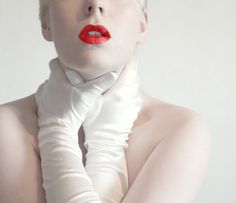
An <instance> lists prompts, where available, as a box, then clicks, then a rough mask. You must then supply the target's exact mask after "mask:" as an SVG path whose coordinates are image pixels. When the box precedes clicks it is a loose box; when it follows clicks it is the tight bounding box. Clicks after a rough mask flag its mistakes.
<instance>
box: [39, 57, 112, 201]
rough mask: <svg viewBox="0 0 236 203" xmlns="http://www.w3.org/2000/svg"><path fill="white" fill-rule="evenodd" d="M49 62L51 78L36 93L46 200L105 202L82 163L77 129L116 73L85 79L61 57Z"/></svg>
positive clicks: (110, 83) (108, 86) (109, 85)
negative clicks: (65, 65) (65, 67)
mask: <svg viewBox="0 0 236 203" xmlns="http://www.w3.org/2000/svg"><path fill="white" fill-rule="evenodd" d="M49 66H50V70H51V73H50V77H49V80H47V81H46V82H45V83H43V84H42V85H41V86H40V87H39V88H38V90H37V92H36V94H35V99H36V103H37V105H38V126H39V132H38V146H39V149H40V155H41V167H42V174H43V187H44V189H45V191H46V199H47V202H48V203H69V202H70V203H79V202H80V203H83V202H86V203H102V202H101V201H100V199H99V196H98V194H97V193H96V191H95V190H94V188H93V182H92V181H91V179H90V178H89V177H88V175H87V173H86V171H85V168H84V166H83V163H82V153H81V150H80V148H79V145H78V130H79V128H80V126H81V124H82V122H83V121H84V119H85V116H86V113H87V112H88V110H89V108H91V106H92V105H93V104H94V101H95V100H96V99H97V98H98V96H99V95H101V94H102V93H103V92H104V91H106V90H107V89H108V88H110V87H111V86H112V84H113V83H114V81H115V78H116V76H115V75H114V73H106V74H104V75H102V76H101V77H99V78H96V79H93V80H90V81H88V82H83V81H82V79H81V78H80V76H79V74H78V73H77V72H75V71H73V70H72V69H67V70H64V69H63V68H62V66H61V64H60V62H59V59H58V58H55V59H53V60H51V61H50V64H49ZM65 73H66V74H65Z"/></svg>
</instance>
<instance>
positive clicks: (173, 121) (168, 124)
mask: <svg viewBox="0 0 236 203" xmlns="http://www.w3.org/2000/svg"><path fill="white" fill-rule="evenodd" d="M145 98H146V99H145V100H146V102H145V103H146V108H145V109H146V110H145V111H146V115H149V116H147V117H149V118H150V120H152V122H153V123H155V126H156V129H157V132H160V133H161V134H162V136H179V135H181V136H182V137H183V136H187V137H190V136H194V137H198V139H200V137H201V139H203V140H205V142H210V137H211V130H210V126H209V123H208V121H207V120H206V118H204V117H203V116H202V115H201V114H199V113H198V112H196V111H194V110H192V109H189V108H186V107H183V106H178V105H175V104H171V103H168V102H165V101H162V100H159V99H156V98H153V97H151V96H149V95H146V96H145Z"/></svg>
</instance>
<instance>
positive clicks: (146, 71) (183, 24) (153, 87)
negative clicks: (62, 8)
mask: <svg viewBox="0 0 236 203" xmlns="http://www.w3.org/2000/svg"><path fill="white" fill-rule="evenodd" d="M121 12H122V11H121ZM149 21H150V24H149V34H148V38H147V41H146V44H144V45H142V47H140V48H139V55H140V60H141V66H140V73H141V78H142V83H143V88H144V89H145V90H146V91H147V92H148V93H149V94H150V95H152V96H154V97H156V98H159V99H161V100H164V101H166V102H170V103H173V104H176V105H181V106H185V107H187V108H191V109H192V110H195V111H197V112H199V113H200V114H202V115H203V116H204V117H205V118H206V119H207V120H208V121H209V125H210V126H211V128H212V133H213V136H212V138H213V140H212V141H213V149H212V157H211V160H210V164H209V171H208V175H207V177H206V179H205V181H204V183H203V186H202V188H201V190H200V192H199V195H198V198H197V199H196V203H234V202H236V194H235V192H236V191H235V190H236V174H235V172H236V158H235V157H236V148H235V145H236V134H235V133H236V118H235V116H236V107H235V105H236V81H235V79H236V1H235V0H178V1H176V0H153V1H150V3H149ZM0 26H1V27H0V31H1V32H0V57H1V58H0V59H1V67H0V104H2V103H6V102H9V101H13V100H16V99H18V98H22V97H25V96H28V95H30V94H33V93H34V92H35V91H36V89H37V87H38V86H39V85H40V84H41V83H42V82H43V81H44V80H45V79H47V77H48V74H49V69H48V61H49V60H50V59H52V58H53V57H54V56H56V55H55V51H54V46H53V44H52V43H48V42H46V41H45V40H44V39H43V38H42V36H41V30H40V23H39V20H38V2H37V0H36V1H32V0H20V1H17V0H15V1H9V0H0Z"/></svg>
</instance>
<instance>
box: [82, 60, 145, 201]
mask: <svg viewBox="0 0 236 203" xmlns="http://www.w3.org/2000/svg"><path fill="white" fill-rule="evenodd" d="M137 68H138V62H137V59H136V57H135V56H134V57H133V58H132V59H131V60H130V61H129V63H127V64H126V66H125V68H124V70H123V72H122V73H121V75H120V76H119V78H118V80H117V81H116V83H115V85H114V86H113V87H112V88H111V89H109V90H108V92H106V93H105V94H104V95H101V96H100V97H99V98H98V100H97V101H96V103H95V105H94V106H93V108H92V109H91V110H90V111H89V112H88V114H87V115H86V118H85V121H84V122H83V128H84V132H85V143H84V145H85V147H86V149H87V151H88V152H87V154H86V167H85V168H86V171H87V173H88V175H89V177H90V178H91V179H92V181H93V183H94V187H95V190H96V191H97V192H98V193H99V195H100V198H101V200H102V202H103V203H120V202H121V201H122V198H123V197H124V195H125V194H126V192H127V191H128V175H127V164H126V158H125V149H127V147H128V143H127V141H128V138H129V134H130V132H131V128H132V126H133V123H134V121H135V120H136V118H137V116H138V113H139V111H140V109H141V105H142V95H141V92H140V89H139V86H140V79H139V75H138V70H137Z"/></svg>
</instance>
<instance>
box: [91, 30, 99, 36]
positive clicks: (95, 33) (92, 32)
mask: <svg viewBox="0 0 236 203" xmlns="http://www.w3.org/2000/svg"><path fill="white" fill-rule="evenodd" d="M88 35H89V36H102V34H101V33H100V32H97V31H90V32H88Z"/></svg>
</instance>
